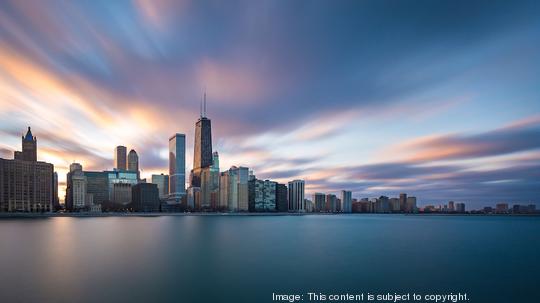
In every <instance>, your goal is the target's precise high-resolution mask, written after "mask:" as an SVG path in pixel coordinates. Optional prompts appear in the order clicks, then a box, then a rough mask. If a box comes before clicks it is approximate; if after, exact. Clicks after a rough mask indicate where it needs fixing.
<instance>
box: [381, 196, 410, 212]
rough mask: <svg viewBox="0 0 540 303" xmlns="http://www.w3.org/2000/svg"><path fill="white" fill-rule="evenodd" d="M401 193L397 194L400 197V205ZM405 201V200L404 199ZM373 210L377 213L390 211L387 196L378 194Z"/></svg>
mask: <svg viewBox="0 0 540 303" xmlns="http://www.w3.org/2000/svg"><path fill="white" fill-rule="evenodd" d="M402 195H403V194H400V195H399V198H400V205H401V197H402ZM405 203H407V202H406V200H405ZM375 212H377V213H389V212H390V199H388V197H387V196H380V197H379V198H378V199H377V202H375Z"/></svg>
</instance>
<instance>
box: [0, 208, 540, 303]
mask: <svg viewBox="0 0 540 303" xmlns="http://www.w3.org/2000/svg"><path fill="white" fill-rule="evenodd" d="M539 231H540V218H535V217H473V216H468V217H467V216H402V215H347V216H345V215H340V216H322V215H320V216H317V215H311V216H262V217H261V216H163V217H104V218H65V217H64V218H48V219H3V220H0V245H1V246H0V247H1V250H0V301H1V302H271V299H272V293H273V292H275V293H286V294H304V296H306V295H305V294H306V293H307V292H316V293H326V294H329V293H334V294H339V293H347V292H349V293H361V292H371V293H375V292H416V293H422V294H425V293H447V292H454V293H457V292H462V293H463V292H466V293H467V294H468V295H469V297H470V302H533V301H536V302H538V301H537V297H536V296H537V291H538V290H537V289H538V286H539V281H540V263H539V261H538V259H539V257H540V241H539V240H540V238H539ZM305 301H307V297H304V302H305Z"/></svg>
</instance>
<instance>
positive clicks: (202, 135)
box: [191, 92, 213, 187]
mask: <svg viewBox="0 0 540 303" xmlns="http://www.w3.org/2000/svg"><path fill="white" fill-rule="evenodd" d="M212 163H213V158H212V122H211V120H210V119H208V118H207V117H206V92H205V93H204V100H203V104H201V116H200V117H199V120H197V122H196V123H195V145H194V152H193V170H192V171H191V186H196V187H200V186H201V170H202V169H203V168H207V167H210V166H211V165H212Z"/></svg>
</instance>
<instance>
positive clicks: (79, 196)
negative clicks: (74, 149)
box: [65, 163, 86, 211]
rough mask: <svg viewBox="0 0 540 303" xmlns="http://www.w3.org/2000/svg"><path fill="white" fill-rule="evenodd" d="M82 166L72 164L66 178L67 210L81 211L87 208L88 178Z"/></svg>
mask: <svg viewBox="0 0 540 303" xmlns="http://www.w3.org/2000/svg"><path fill="white" fill-rule="evenodd" d="M82 169H83V168H82V165H81V164H79V163H71V164H70V165H69V172H68V174H67V178H66V200H65V202H66V209H67V210H69V211H79V210H82V209H83V208H84V207H85V206H86V177H85V176H84V173H83V170H82Z"/></svg>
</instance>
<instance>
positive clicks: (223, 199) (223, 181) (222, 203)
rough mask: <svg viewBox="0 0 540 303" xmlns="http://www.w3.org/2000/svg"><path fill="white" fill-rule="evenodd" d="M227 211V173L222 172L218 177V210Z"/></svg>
mask: <svg viewBox="0 0 540 303" xmlns="http://www.w3.org/2000/svg"><path fill="white" fill-rule="evenodd" d="M228 209H229V171H224V172H222V173H221V174H220V176H219V206H218V210H228Z"/></svg>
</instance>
